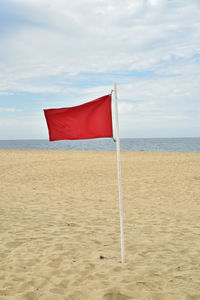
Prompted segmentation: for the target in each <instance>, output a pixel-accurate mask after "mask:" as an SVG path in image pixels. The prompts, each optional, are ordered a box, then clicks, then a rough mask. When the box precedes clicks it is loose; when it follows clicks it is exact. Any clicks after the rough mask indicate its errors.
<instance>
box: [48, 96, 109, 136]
mask: <svg viewBox="0 0 200 300" xmlns="http://www.w3.org/2000/svg"><path fill="white" fill-rule="evenodd" d="M44 114H45V118H46V122H47V127H48V130H49V140H50V141H57V140H80V139H95V138H109V137H113V128H112V110H111V95H106V96H103V97H100V98H98V99H95V100H93V101H90V102H86V103H84V104H82V105H78V106H74V107H65V108H53V109H44Z"/></svg>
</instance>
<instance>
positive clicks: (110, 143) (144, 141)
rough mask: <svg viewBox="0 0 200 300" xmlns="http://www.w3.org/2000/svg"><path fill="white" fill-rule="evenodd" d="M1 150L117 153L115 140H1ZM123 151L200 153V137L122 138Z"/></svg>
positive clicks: (121, 147) (121, 146)
mask: <svg viewBox="0 0 200 300" xmlns="http://www.w3.org/2000/svg"><path fill="white" fill-rule="evenodd" d="M0 149H17V150H94V151H115V150H116V143H115V142H114V140H113V139H93V140H75V141H74V140H73V141H55V142H49V141H48V140H0ZM120 150H121V151H153V152H200V137H194V138H121V139H120Z"/></svg>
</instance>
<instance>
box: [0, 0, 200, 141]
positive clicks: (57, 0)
mask: <svg viewBox="0 0 200 300" xmlns="http://www.w3.org/2000/svg"><path fill="white" fill-rule="evenodd" d="M114 81H116V82H117V84H118V97H119V121H120V123H119V127H120V136H121V137H133V138H134V137H137V138H138V137H193V136H194V137H195V136H200V1H199V0H73V1H68V0H0V139H28V138H29V139H34V138H35V139H38V138H42V139H47V138H48V131H47V127H46V122H45V119H44V115H43V109H44V108H57V107H67V106H74V105H78V104H82V103H84V102H86V101H90V100H93V99H95V98H98V97H100V96H103V95H106V94H109V93H110V91H111V89H112V88H113V82H114Z"/></svg>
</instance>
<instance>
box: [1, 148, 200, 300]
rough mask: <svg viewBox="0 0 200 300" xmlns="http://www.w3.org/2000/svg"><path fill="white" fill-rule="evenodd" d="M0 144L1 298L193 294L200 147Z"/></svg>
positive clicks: (124, 298) (199, 250)
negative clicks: (34, 148) (41, 147)
mask: <svg viewBox="0 0 200 300" xmlns="http://www.w3.org/2000/svg"><path fill="white" fill-rule="evenodd" d="M121 167H122V185H123V201H124V232H125V260H126V262H125V263H124V264H122V263H121V262H120V260H121V257H120V226H119V204H118V186H117V166H116V153H115V152H100V151H99V152H93V151H21V150H1V151H0V170H1V172H0V300H5V299H13V300H19V299H20V300H21V299H27V300H32V299H41V300H44V299H46V300H62V299H63V300H64V299H66V300H79V299H80V300H99V299H103V300H128V299H135V300H136V299H137V300H140V299H141V300H142V299H144V300H199V299H200V153H158V152H157V153H156V152H154V153H151V152H121Z"/></svg>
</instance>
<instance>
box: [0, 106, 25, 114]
mask: <svg viewBox="0 0 200 300" xmlns="http://www.w3.org/2000/svg"><path fill="white" fill-rule="evenodd" d="M18 111H22V110H21V109H18V108H15V107H0V113H1V112H11V113H15V112H18Z"/></svg>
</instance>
